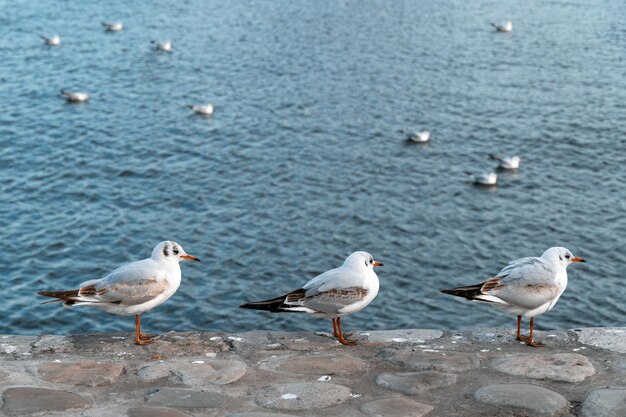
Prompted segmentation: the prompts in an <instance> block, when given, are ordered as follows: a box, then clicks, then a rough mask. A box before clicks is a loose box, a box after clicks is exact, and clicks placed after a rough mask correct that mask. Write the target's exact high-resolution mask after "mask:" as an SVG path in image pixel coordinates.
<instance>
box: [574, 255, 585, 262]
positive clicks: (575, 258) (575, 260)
mask: <svg viewBox="0 0 626 417" xmlns="http://www.w3.org/2000/svg"><path fill="white" fill-rule="evenodd" d="M572 262H587V261H585V260H584V259H583V258H579V257H578V256H575V257H573V258H572Z"/></svg>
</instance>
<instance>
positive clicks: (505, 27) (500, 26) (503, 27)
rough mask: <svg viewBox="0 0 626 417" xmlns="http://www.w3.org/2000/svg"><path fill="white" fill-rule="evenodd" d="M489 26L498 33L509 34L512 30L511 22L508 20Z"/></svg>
mask: <svg viewBox="0 0 626 417" xmlns="http://www.w3.org/2000/svg"><path fill="white" fill-rule="evenodd" d="M491 26H493V27H494V28H496V30H497V31H498V32H510V31H512V30H513V22H511V21H510V20H509V21H508V22H504V23H492V24H491Z"/></svg>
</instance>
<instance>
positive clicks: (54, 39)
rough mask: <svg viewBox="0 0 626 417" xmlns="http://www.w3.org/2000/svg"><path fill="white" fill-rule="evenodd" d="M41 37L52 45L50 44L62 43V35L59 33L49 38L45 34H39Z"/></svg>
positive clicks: (47, 43)
mask: <svg viewBox="0 0 626 417" xmlns="http://www.w3.org/2000/svg"><path fill="white" fill-rule="evenodd" d="M39 37H40V38H41V39H43V41H44V42H45V43H46V45H50V46H58V45H61V37H60V36H59V35H54V36H52V37H50V38H47V37H45V36H43V35H39Z"/></svg>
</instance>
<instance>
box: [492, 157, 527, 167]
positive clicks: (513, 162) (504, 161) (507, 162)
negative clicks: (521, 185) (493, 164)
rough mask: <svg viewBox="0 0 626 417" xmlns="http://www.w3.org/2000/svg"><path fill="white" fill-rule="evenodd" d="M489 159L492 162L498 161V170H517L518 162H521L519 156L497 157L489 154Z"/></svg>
mask: <svg viewBox="0 0 626 417" xmlns="http://www.w3.org/2000/svg"><path fill="white" fill-rule="evenodd" d="M489 158H490V159H493V160H494V161H498V169H511V170H512V169H518V168H519V164H520V162H522V160H521V159H520V157H519V156H505V157H501V156H497V155H494V154H489Z"/></svg>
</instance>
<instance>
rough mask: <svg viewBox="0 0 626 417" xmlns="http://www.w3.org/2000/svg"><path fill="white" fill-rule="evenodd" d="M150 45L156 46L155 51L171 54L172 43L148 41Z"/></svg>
mask: <svg viewBox="0 0 626 417" xmlns="http://www.w3.org/2000/svg"><path fill="white" fill-rule="evenodd" d="M150 43H151V44H153V45H155V46H156V49H157V51H163V52H172V41H165V42H157V41H150Z"/></svg>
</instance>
